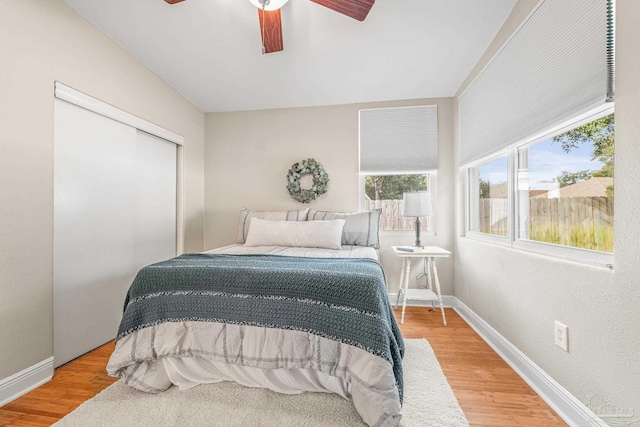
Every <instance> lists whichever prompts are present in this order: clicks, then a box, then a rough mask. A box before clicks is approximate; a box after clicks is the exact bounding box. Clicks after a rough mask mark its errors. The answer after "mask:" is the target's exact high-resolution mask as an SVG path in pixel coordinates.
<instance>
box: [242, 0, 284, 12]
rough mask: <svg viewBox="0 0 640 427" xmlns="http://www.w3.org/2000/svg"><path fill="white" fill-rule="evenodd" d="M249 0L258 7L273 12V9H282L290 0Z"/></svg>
mask: <svg viewBox="0 0 640 427" xmlns="http://www.w3.org/2000/svg"><path fill="white" fill-rule="evenodd" d="M249 1H250V2H251V4H253V5H254V6H255V7H257V8H258V9H263V10H266V11H268V12H271V11H272V10H277V9H280V8H281V7H282V6H284V5H285V4H286V3H287V2H288V1H289V0H249Z"/></svg>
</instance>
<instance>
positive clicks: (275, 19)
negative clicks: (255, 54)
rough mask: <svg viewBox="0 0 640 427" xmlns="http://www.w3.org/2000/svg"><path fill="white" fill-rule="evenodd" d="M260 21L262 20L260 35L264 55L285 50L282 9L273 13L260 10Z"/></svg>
mask: <svg viewBox="0 0 640 427" xmlns="http://www.w3.org/2000/svg"><path fill="white" fill-rule="evenodd" d="M258 19H259V20H260V34H261V35H262V45H263V46H264V53H272V52H280V51H281V50H282V49H284V45H283V43H282V19H281V18H280V9H276V10H272V11H268V10H264V11H263V10H262V9H258Z"/></svg>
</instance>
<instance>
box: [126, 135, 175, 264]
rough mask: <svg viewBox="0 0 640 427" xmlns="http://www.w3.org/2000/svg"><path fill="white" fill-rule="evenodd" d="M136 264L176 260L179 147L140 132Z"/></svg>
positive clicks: (136, 210)
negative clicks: (177, 152) (177, 157)
mask: <svg viewBox="0 0 640 427" xmlns="http://www.w3.org/2000/svg"><path fill="white" fill-rule="evenodd" d="M135 164H136V170H135V179H134V182H135V198H134V200H135V212H134V218H135V224H134V225H135V229H134V264H135V267H136V269H140V268H142V267H144V266H145V265H149V264H152V263H154V262H158V261H162V260H165V259H169V258H173V257H174V256H176V166H177V165H176V144H174V143H172V142H169V141H167V140H164V139H162V138H158V137H156V136H153V135H150V134H148V133H145V132H142V131H137V137H136V162H135Z"/></svg>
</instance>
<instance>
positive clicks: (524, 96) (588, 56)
mask: <svg viewBox="0 0 640 427" xmlns="http://www.w3.org/2000/svg"><path fill="white" fill-rule="evenodd" d="M608 5H609V7H611V4H610V3H609V2H607V0H543V1H541V2H540V4H539V5H538V7H537V8H536V9H535V10H534V11H533V12H532V13H531V14H530V16H529V17H528V19H527V20H526V21H525V22H524V23H523V24H522V25H521V26H520V28H519V29H518V30H517V31H516V32H515V33H514V35H513V36H512V37H511V39H510V40H509V41H508V42H507V43H506V44H505V45H504V46H503V48H502V49H501V50H500V51H499V53H498V54H497V55H496V56H495V57H494V58H493V59H492V60H491V61H490V62H489V64H488V65H487V66H486V67H485V69H484V70H483V71H482V72H481V73H480V74H479V75H478V77H477V78H476V79H475V80H474V81H473V82H472V83H471V85H470V86H469V87H468V88H467V89H466V90H465V91H464V92H463V93H462V95H461V96H460V100H459V123H460V127H459V131H460V165H465V164H468V163H471V162H473V161H475V160H478V159H480V158H482V157H485V156H487V155H490V154H492V153H495V152H498V151H500V150H502V149H504V148H506V147H508V146H509V145H512V144H514V143H516V142H519V141H521V140H523V139H525V138H527V137H531V136H533V135H535V134H537V133H538V132H542V131H545V130H546V129H549V128H551V127H553V126H554V125H556V124H558V123H560V122H562V121H566V120H567V119H569V118H571V117H573V116H576V115H577V114H579V113H582V112H584V111H586V110H587V109H589V108H595V107H597V106H598V105H599V104H600V105H601V104H603V103H604V102H605V101H606V100H607V90H608V87H607V86H608V85H607V82H608V78H609V77H610V76H609V75H608V72H607V42H608V41H609V42H611V39H612V37H613V34H612V33H610V34H609V35H608V34H607V30H608V27H607V7H608ZM609 29H610V30H612V26H610V27H609ZM610 46H612V43H610ZM611 78H612V76H611ZM611 90H612V88H611Z"/></svg>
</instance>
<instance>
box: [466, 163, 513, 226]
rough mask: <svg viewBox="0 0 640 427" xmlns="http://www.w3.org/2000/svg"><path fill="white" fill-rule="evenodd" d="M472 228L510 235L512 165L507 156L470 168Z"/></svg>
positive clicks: (470, 223) (470, 224)
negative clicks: (510, 180) (510, 173)
mask: <svg viewBox="0 0 640 427" xmlns="http://www.w3.org/2000/svg"><path fill="white" fill-rule="evenodd" d="M469 177H470V181H469V184H470V186H469V188H470V189H471V193H472V194H470V197H471V200H470V204H469V206H470V209H471V210H470V212H469V213H470V216H469V217H470V222H469V226H470V227H469V231H476V232H480V233H485V234H493V235H496V236H503V237H506V236H507V234H508V226H509V204H508V201H509V200H508V197H507V195H508V193H509V188H508V186H509V182H508V177H509V168H508V162H507V157H506V156H502V157H498V158H497V159H493V160H491V161H488V162H485V163H482V164H480V165H479V166H476V167H474V168H472V169H470V174H469Z"/></svg>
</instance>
